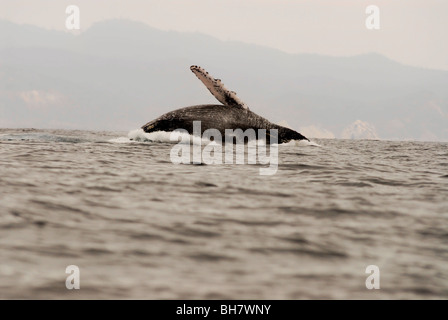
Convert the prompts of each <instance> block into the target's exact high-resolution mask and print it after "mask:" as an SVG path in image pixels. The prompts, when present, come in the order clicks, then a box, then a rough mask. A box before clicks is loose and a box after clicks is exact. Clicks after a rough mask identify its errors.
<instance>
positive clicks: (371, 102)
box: [0, 20, 448, 141]
mask: <svg viewBox="0 0 448 320" xmlns="http://www.w3.org/2000/svg"><path fill="white" fill-rule="evenodd" d="M297 41H300V39H298V40H297ZM341 45H343V44H341ZM192 64H197V65H200V66H202V67H204V68H206V69H207V70H208V71H209V72H210V73H211V74H212V75H214V76H215V77H219V78H220V79H222V80H223V82H224V83H225V84H226V86H227V87H228V88H230V89H232V90H235V91H236V92H237V93H238V96H239V97H240V98H241V99H242V100H243V101H245V102H246V104H248V105H249V107H250V108H251V109H252V110H253V111H255V112H256V113H258V114H260V115H262V116H265V117H267V118H268V119H270V120H271V121H273V122H279V121H282V120H286V121H287V123H288V124H289V126H291V127H292V128H294V129H297V130H299V131H300V130H302V129H303V131H302V133H303V134H305V135H307V134H310V135H311V136H314V137H319V136H322V137H336V138H342V137H344V138H345V137H349V138H380V139H414V140H439V141H448V90H447V88H448V71H437V70H427V69H421V68H414V67H409V66H404V65H401V64H399V63H397V62H394V61H392V60H389V59H387V58H385V57H383V56H380V55H378V54H368V55H361V56H354V57H343V58H336V57H327V56H319V55H310V54H286V53H283V52H281V51H278V50H274V49H270V48H266V47H262V46H257V45H249V44H244V43H239V42H224V41H220V40H217V39H215V38H213V37H210V36H206V35H202V34H195V33H179V32H168V31H161V30H157V29H154V28H151V27H149V26H146V25H144V24H141V23H136V22H131V21H126V20H110V21H105V22H101V23H98V24H96V25H94V26H92V27H91V28H90V29H88V30H86V31H85V32H83V33H82V34H81V35H79V36H74V35H72V34H69V33H66V32H58V31H49V30H45V29H40V28H37V27H32V26H26V25H16V24H13V23H10V22H7V21H0V127H38V128H73V129H75V128H76V129H92V130H104V129H106V130H130V129H134V128H137V127H140V126H141V125H142V124H144V123H145V122H146V121H148V120H151V119H153V118H155V117H157V116H159V115H161V114H163V113H165V112H167V111H169V110H172V109H175V108H179V107H183V106H188V105H193V104H201V103H215V102H216V101H215V100H214V98H213V97H212V96H211V95H210V94H209V93H208V91H207V90H206V89H205V87H203V85H202V84H201V83H200V82H199V81H198V80H197V79H196V77H195V76H194V75H193V74H192V73H191V72H190V70H189V66H190V65H192ZM361 124H362V125H361Z"/></svg>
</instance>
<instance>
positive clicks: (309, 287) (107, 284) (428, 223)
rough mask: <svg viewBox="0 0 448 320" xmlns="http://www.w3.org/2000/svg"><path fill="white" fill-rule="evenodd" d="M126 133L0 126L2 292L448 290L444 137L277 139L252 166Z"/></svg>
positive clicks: (152, 294) (167, 294)
mask: <svg viewBox="0 0 448 320" xmlns="http://www.w3.org/2000/svg"><path fill="white" fill-rule="evenodd" d="M126 136H127V133H126V132H124V133H123V132H87V131H60V130H59V131H57V130H25V131H23V130H12V129H1V130H0V298H24V299H29V298H45V299H46V298H51V299H53V298H55V299H60V298H64V299H65V298H100V299H108V298H120V299H121V298H133V299H147V298H149V299H165V298H167V299H178V298H179V299H215V298H224V299H313V298H330V299H334V298H336V299H342V298H348V299H357V298H359V299H390V298H399V299H405V298H411V299H414V298H424V299H429V298H448V144H447V143H423V142H390V141H359V140H358V141H352V140H315V142H317V143H318V144H319V145H320V147H319V146H312V145H298V146H296V145H281V146H280V147H279V150H280V153H279V162H280V163H279V168H278V172H277V173H276V174H275V175H272V176H261V175H259V168H260V165H225V164H223V165H174V164H172V163H171V161H170V157H169V155H170V150H171V148H172V147H173V144H170V143H167V142H150V141H143V142H135V141H130V140H129V139H127V138H126ZM120 137H121V138H120ZM68 265H77V266H78V267H79V268H80V272H81V289H80V290H71V291H70V290H67V289H66V287H65V280H66V277H67V276H68V275H67V274H66V273H65V268H66V267H67V266H68ZM368 265H377V266H378V267H379V269H380V287H381V289H379V290H368V289H366V286H365V281H366V278H367V276H368V274H366V273H365V270H366V267H367V266H368Z"/></svg>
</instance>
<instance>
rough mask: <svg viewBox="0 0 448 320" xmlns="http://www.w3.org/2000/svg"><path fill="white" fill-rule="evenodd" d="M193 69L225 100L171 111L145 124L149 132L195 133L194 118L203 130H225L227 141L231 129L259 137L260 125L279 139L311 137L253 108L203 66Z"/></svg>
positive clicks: (220, 98) (269, 134)
mask: <svg viewBox="0 0 448 320" xmlns="http://www.w3.org/2000/svg"><path fill="white" fill-rule="evenodd" d="M190 69H191V70H192V71H193V73H195V74H196V76H197V77H198V78H199V79H200V80H201V81H202V82H203V83H204V84H205V86H206V87H207V89H208V90H209V91H210V92H211V93H212V94H213V95H214V96H215V98H216V99H217V100H218V101H219V102H221V103H222V104H216V105H214V104H204V105H197V106H191V107H185V108H181V109H177V110H174V111H170V112H168V113H165V114H164V115H162V116H160V117H159V118H157V119H154V120H152V121H150V122H148V123H146V124H145V125H143V126H142V129H143V130H144V131H145V132H148V133H149V132H155V131H167V132H170V131H176V130H179V129H184V130H186V131H188V133H190V134H194V133H195V132H196V131H194V126H193V122H195V121H200V124H201V126H200V128H201V130H200V131H201V134H203V133H204V131H205V130H208V129H216V130H219V132H220V133H221V135H222V138H223V141H224V139H225V136H226V130H228V129H231V130H236V129H241V130H243V131H246V130H248V129H253V130H254V131H255V134H256V138H257V139H258V138H259V132H260V129H264V130H266V131H265V132H266V135H267V136H271V138H272V137H273V136H276V140H277V141H278V143H284V142H288V141H291V140H308V139H307V138H306V137H304V136H303V135H301V134H300V133H298V132H296V131H294V130H292V129H289V128H286V127H283V126H280V125H277V124H274V123H272V122H270V121H269V120H267V119H265V118H263V117H261V116H259V115H257V114H256V113H254V112H252V111H250V110H249V108H248V107H247V106H246V104H245V103H244V102H242V101H241V100H240V99H239V98H238V97H237V96H236V93H235V92H233V91H230V90H228V89H226V88H225V87H224V85H223V84H222V82H221V80H219V79H214V78H213V77H211V76H210V75H209V74H208V72H206V71H205V70H204V69H202V68H201V67H198V66H191V67H190ZM272 130H274V131H272ZM275 130H276V131H275ZM196 133H197V132H196ZM270 140H271V139H266V142H267V143H269V142H270ZM308 141H309V140H308Z"/></svg>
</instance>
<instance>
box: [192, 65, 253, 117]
mask: <svg viewBox="0 0 448 320" xmlns="http://www.w3.org/2000/svg"><path fill="white" fill-rule="evenodd" d="M190 70H191V71H193V73H194V74H195V75H196V77H198V79H199V80H201V81H202V83H203V84H205V86H206V87H207V89H208V90H209V91H210V92H211V94H212V95H213V96H214V97H215V98H216V99H217V100H218V101H219V102H221V103H222V104H223V105H225V106H228V107H239V108H244V109H247V110H249V108H248V107H247V106H246V104H245V103H244V102H243V101H241V100H240V99H239V98H238V97H237V96H236V93H235V92H234V91H230V90H228V89H227V88H226V87H224V84H223V83H222V82H221V80H220V79H215V78H213V77H212V76H210V75H209V74H208V72H207V71H205V70H204V69H202V68H201V67H199V66H191V67H190Z"/></svg>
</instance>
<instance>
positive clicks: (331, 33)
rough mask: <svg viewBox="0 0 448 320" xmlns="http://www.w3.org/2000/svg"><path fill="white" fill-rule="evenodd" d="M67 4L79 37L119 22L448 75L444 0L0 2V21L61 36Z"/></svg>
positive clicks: (447, 21)
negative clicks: (374, 18) (372, 13)
mask: <svg viewBox="0 0 448 320" xmlns="http://www.w3.org/2000/svg"><path fill="white" fill-rule="evenodd" d="M71 4H74V5H77V6H79V8H80V12H81V32H82V31H83V30H86V29H88V28H89V27H90V26H91V25H92V24H93V23H95V22H97V21H101V20H105V19H111V18H125V19H131V20H136V21H141V22H144V23H146V24H148V25H150V26H153V27H156V28H159V29H163V30H177V31H187V32H201V33H205V34H209V35H212V36H215V37H217V38H219V39H222V40H237V41H243V42H248V43H256V44H261V45H265V46H269V47H273V48H277V49H280V50H283V51H286V52H291V53H318V54H324V55H338V56H339V55H343V56H346V55H355V54H360V53H366V52H378V53H381V54H384V55H386V56H388V57H390V58H392V59H394V60H397V61H399V62H402V63H405V64H409V65H415V66H422V67H429V68H437V69H445V70H448V41H447V38H448V19H447V18H446V17H447V16H448V1H447V0H0V18H1V19H6V20H9V21H13V22H16V23H27V24H33V25H37V26H41V27H45V28H49V29H57V30H65V19H66V17H67V14H66V13H65V8H66V7H67V6H68V5H71ZM369 5H377V6H378V7H379V8H380V14H381V29H380V30H367V28H366V27H365V20H366V17H367V14H366V13H365V10H366V7H367V6H369Z"/></svg>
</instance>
